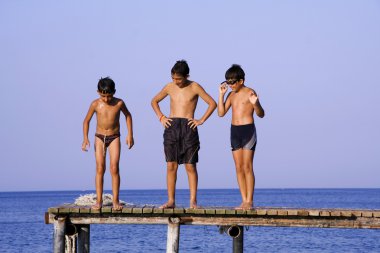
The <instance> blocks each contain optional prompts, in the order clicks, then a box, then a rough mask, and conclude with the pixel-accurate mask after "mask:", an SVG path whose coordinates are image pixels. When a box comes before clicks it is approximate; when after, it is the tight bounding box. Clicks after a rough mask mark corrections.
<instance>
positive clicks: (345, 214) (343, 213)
mask: <svg viewBox="0 0 380 253" xmlns="http://www.w3.org/2000/svg"><path fill="white" fill-rule="evenodd" d="M340 216H342V217H352V216H353V214H352V211H349V210H348V211H345V210H343V211H340Z"/></svg>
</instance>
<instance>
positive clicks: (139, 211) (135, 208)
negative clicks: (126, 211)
mask: <svg viewBox="0 0 380 253" xmlns="http://www.w3.org/2000/svg"><path fill="white" fill-rule="evenodd" d="M132 213H137V214H141V213H143V209H142V207H134V208H132Z"/></svg>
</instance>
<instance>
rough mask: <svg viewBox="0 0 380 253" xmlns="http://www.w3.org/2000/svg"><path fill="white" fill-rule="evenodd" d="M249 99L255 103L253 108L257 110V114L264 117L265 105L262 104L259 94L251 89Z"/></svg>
mask: <svg viewBox="0 0 380 253" xmlns="http://www.w3.org/2000/svg"><path fill="white" fill-rule="evenodd" d="M249 101H250V102H251V104H252V105H253V109H254V111H255V112H256V115H257V116H258V117H260V118H264V116H265V112H264V109H263V107H262V106H261V104H260V101H259V96H258V95H257V94H256V92H255V91H254V90H252V91H251V93H250V94H249Z"/></svg>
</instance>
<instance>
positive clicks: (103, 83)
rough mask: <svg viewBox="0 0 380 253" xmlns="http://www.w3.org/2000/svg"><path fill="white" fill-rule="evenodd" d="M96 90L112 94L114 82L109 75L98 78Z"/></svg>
mask: <svg viewBox="0 0 380 253" xmlns="http://www.w3.org/2000/svg"><path fill="white" fill-rule="evenodd" d="M98 91H99V92H100V93H102V94H114V93H115V92H116V90H115V82H114V81H113V80H112V79H111V78H110V77H109V76H107V77H105V78H100V80H99V82H98Z"/></svg>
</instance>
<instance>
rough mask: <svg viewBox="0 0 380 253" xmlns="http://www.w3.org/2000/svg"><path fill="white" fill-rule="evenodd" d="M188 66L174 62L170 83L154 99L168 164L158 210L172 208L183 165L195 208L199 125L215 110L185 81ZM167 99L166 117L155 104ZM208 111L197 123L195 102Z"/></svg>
mask: <svg viewBox="0 0 380 253" xmlns="http://www.w3.org/2000/svg"><path fill="white" fill-rule="evenodd" d="M189 71H190V69H189V66H188V65H187V62H186V61H184V60H181V61H177V62H176V64H175V65H174V66H173V68H172V70H171V75H172V80H173V81H172V82H170V83H168V84H167V85H166V86H165V87H164V88H163V89H162V90H161V91H160V92H159V93H158V94H157V95H156V96H155V97H154V98H153V99H152V107H153V110H154V112H155V113H156V114H157V118H158V120H159V121H160V122H161V124H162V125H163V126H164V127H165V131H164V152H165V158H166V162H167V176H166V180H167V188H168V201H167V202H166V203H165V204H163V205H162V206H161V208H173V207H175V185H176V181H177V170H178V165H179V164H184V165H185V169H186V172H187V176H188V179H189V188H190V208H197V188H198V173H197V166H196V163H197V162H198V150H199V149H200V146H199V136H198V126H199V125H202V124H203V123H204V122H205V121H206V120H207V119H208V117H210V115H211V114H212V112H213V111H214V110H215V108H216V103H215V101H214V99H212V97H211V96H210V95H208V94H207V93H206V91H205V90H204V89H203V88H202V86H200V85H199V84H198V83H196V82H194V81H191V80H188V77H189ZM167 96H169V97H170V114H169V117H166V116H165V115H164V114H163V113H162V112H161V109H160V107H159V105H158V103H159V102H160V101H161V100H163V99H164V98H166V97H167ZM199 97H200V98H201V99H203V100H204V101H205V102H206V103H207V104H208V108H207V110H206V112H205V113H204V114H203V116H202V117H201V118H200V119H194V112H195V108H196V106H197V102H198V98H199Z"/></svg>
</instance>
